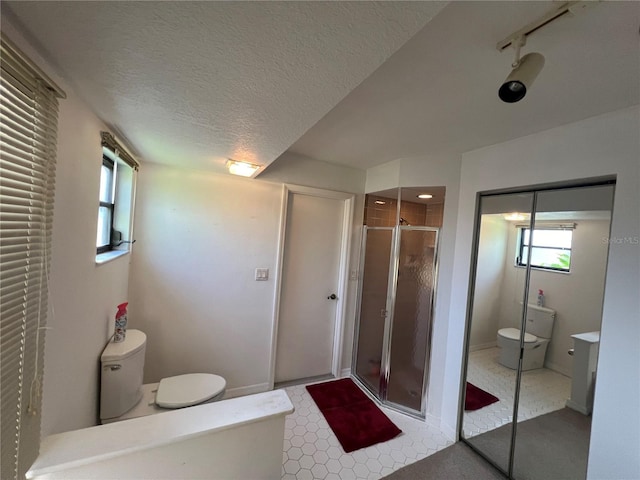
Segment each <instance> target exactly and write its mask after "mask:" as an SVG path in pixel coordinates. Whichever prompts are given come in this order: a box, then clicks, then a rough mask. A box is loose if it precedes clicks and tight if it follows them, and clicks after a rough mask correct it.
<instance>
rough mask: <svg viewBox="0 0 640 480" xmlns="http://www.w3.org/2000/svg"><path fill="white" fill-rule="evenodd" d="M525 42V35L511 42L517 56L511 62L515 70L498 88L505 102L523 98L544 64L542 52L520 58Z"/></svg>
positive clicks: (501, 98) (517, 100)
mask: <svg viewBox="0 0 640 480" xmlns="http://www.w3.org/2000/svg"><path fill="white" fill-rule="evenodd" d="M525 42H526V37H525V36H524V35H522V36H520V37H518V38H516V39H514V40H513V41H512V42H511V45H512V46H513V47H514V49H515V51H516V56H515V60H514V62H513V63H512V64H511V66H512V67H513V70H511V73H510V74H509V76H508V77H507V79H506V80H505V81H504V83H503V84H502V86H501V87H500V89H499V90H498V96H499V97H500V100H502V101H503V102H506V103H515V102H519V101H520V100H522V99H523V98H524V96H525V95H526V94H527V91H528V90H529V88H531V85H532V84H533V81H534V80H535V79H536V77H537V76H538V74H539V73H540V70H542V67H543V66H544V57H543V56H542V55H541V54H540V53H528V54H526V55H525V56H524V57H522V58H520V48H521V47H523V46H524V44H525Z"/></svg>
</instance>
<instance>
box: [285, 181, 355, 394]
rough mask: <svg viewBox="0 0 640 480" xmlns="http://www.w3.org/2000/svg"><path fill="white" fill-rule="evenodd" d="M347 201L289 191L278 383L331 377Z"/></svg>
mask: <svg viewBox="0 0 640 480" xmlns="http://www.w3.org/2000/svg"><path fill="white" fill-rule="evenodd" d="M344 215H345V200H341V199H336V198H325V197H318V196H312V195H306V194H300V193H294V192H289V194H288V206H287V219H286V228H285V241H284V250H283V262H282V283H281V290H280V311H279V319H278V332H277V345H276V365H275V378H274V379H275V382H285V381H290V380H297V379H301V378H307V377H314V376H319V375H325V374H329V373H331V372H332V362H333V356H334V337H335V328H336V318H337V314H338V311H337V305H338V301H337V298H331V297H332V295H338V293H339V292H338V288H339V285H340V259H341V253H342V252H341V249H342V244H343V242H342V236H343V228H344V227H343V226H344Z"/></svg>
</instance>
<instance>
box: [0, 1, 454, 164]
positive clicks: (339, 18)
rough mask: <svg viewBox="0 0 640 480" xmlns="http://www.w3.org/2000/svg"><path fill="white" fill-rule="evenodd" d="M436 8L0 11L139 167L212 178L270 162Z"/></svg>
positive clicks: (42, 5)
mask: <svg viewBox="0 0 640 480" xmlns="http://www.w3.org/2000/svg"><path fill="white" fill-rule="evenodd" d="M444 5H445V2H89V1H85V2H59V1H55V2H47V1H45V2H13V1H11V2H3V3H2V6H3V9H5V8H7V7H8V8H9V10H10V11H11V13H12V16H14V17H15V18H14V21H16V22H17V23H18V25H19V26H22V27H23V28H25V29H26V30H27V31H28V32H29V34H30V36H31V37H32V39H33V40H35V42H36V43H37V44H39V45H38V46H39V48H40V50H42V52H43V54H44V55H45V56H46V57H47V58H48V59H49V60H50V61H51V63H52V64H53V65H54V66H55V67H56V68H58V69H59V70H60V73H61V74H62V75H63V76H65V77H66V78H67V79H69V81H70V83H71V84H72V86H73V87H74V89H75V90H76V91H77V92H78V93H79V95H80V96H81V97H82V98H83V99H84V100H85V101H86V102H87V103H88V104H89V105H90V107H91V108H92V109H93V110H94V111H95V112H96V113H97V114H98V115H99V116H100V117H101V118H102V119H103V120H104V121H105V122H106V123H107V124H109V125H111V126H112V127H113V128H114V129H115V130H116V131H120V132H123V133H124V134H125V135H126V138H127V139H128V141H129V143H130V146H131V147H132V148H133V149H134V150H137V152H138V153H139V154H140V156H141V157H142V159H143V160H144V161H151V162H157V163H164V164H172V165H180V166H184V167H188V168H196V169H209V170H213V171H223V170H224V163H225V161H226V158H227V157H232V158H235V159H239V160H248V161H251V162H255V163H260V164H268V163H270V162H271V161H273V160H274V159H275V158H276V157H278V155H280V154H281V153H282V152H283V151H285V150H286V149H287V148H288V147H289V146H290V145H291V144H292V143H293V142H294V141H295V140H297V139H298V138H299V137H300V136H301V135H302V134H303V133H304V132H305V131H307V130H308V129H309V128H310V127H311V126H312V125H314V124H315V123H316V122H317V121H318V120H319V119H320V118H322V116H323V115H325V114H326V113H327V112H328V111H329V110H330V109H331V108H333V107H334V106H335V105H336V104H337V103H338V102H339V101H340V100H342V98H344V96H345V95H347V94H348V93H349V92H350V91H351V90H352V89H353V88H354V87H356V86H357V85H358V84H359V83H360V82H362V80H364V79H365V78H366V77H367V76H368V75H369V74H371V73H372V72H373V71H374V70H375V69H376V68H377V67H378V66H379V65H380V64H382V63H383V62H384V61H385V60H386V59H387V58H388V57H389V56H390V55H391V54H392V53H393V52H395V51H396V50H397V49H398V48H400V47H401V46H402V45H403V44H404V43H405V42H406V41H407V40H408V39H409V38H410V37H411V36H413V35H414V34H415V33H416V32H417V31H418V30H419V29H420V28H422V27H423V26H424V25H425V24H426V23H427V22H428V21H429V20H430V19H431V18H432V17H433V16H434V15H435V14H436V13H437V12H438V11H440V10H441V8H442V7H443V6H444ZM3 13H5V12H3Z"/></svg>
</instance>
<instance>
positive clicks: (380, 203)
mask: <svg viewBox="0 0 640 480" xmlns="http://www.w3.org/2000/svg"><path fill="white" fill-rule="evenodd" d="M373 203H375V204H376V205H385V204H386V203H387V202H383V201H382V200H376V201H375V202H373Z"/></svg>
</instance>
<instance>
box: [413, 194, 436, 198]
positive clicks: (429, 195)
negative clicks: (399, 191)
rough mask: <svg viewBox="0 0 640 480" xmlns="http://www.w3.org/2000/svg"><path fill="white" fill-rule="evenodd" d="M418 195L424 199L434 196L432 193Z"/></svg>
mask: <svg viewBox="0 0 640 480" xmlns="http://www.w3.org/2000/svg"><path fill="white" fill-rule="evenodd" d="M417 197H418V198H422V199H427V198H433V195H431V194H430V193H421V194H420V195H417Z"/></svg>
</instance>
